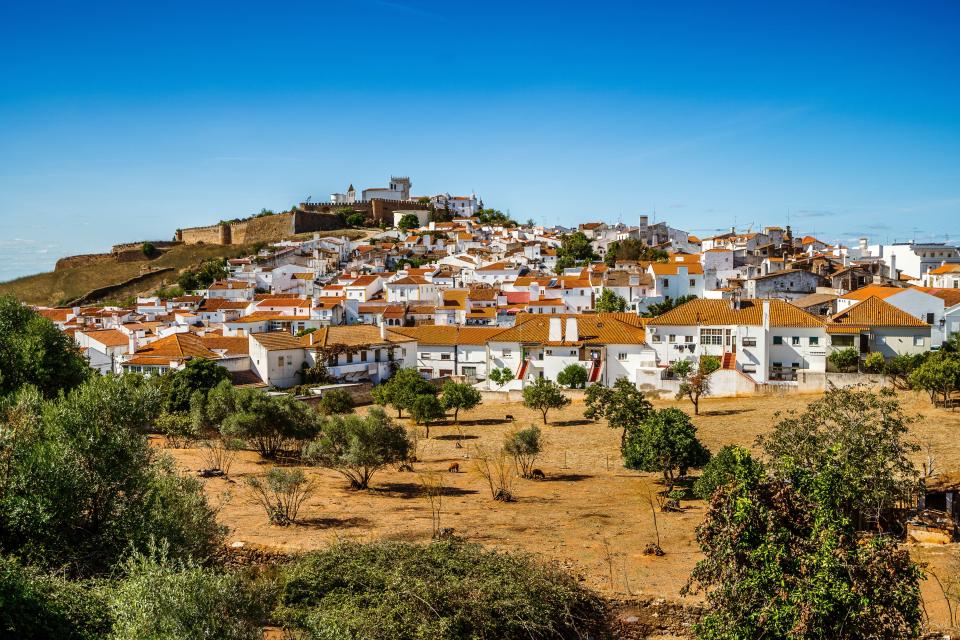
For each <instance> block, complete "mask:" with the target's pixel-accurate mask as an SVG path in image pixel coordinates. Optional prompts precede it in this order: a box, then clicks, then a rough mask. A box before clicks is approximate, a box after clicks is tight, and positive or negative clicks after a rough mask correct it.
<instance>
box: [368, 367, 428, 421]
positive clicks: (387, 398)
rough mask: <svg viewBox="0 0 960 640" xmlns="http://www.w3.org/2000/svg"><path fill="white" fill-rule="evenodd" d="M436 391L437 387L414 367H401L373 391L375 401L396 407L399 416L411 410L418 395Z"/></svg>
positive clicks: (382, 404)
mask: <svg viewBox="0 0 960 640" xmlns="http://www.w3.org/2000/svg"><path fill="white" fill-rule="evenodd" d="M436 393H437V390H436V388H435V387H434V386H433V385H432V384H430V383H429V382H427V381H426V380H424V378H423V376H422V375H420V372H419V371H417V370H416V369H413V368H406V369H400V370H399V371H397V372H396V373H395V374H393V376H392V377H391V378H390V379H389V380H387V381H386V382H381V383H380V384H378V385H377V386H375V387H374V388H373V392H372V394H373V401H374V402H376V403H377V404H379V405H381V406H387V405H390V406H391V407H393V408H394V409H396V410H397V417H398V418H402V417H403V410H404V409H407V410H409V409H410V408H411V407H412V406H413V403H414V401H415V400H416V399H417V397H419V396H422V395H436Z"/></svg>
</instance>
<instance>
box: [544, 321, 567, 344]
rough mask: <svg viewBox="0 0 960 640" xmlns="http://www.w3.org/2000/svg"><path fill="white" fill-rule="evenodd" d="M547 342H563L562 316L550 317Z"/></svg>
mask: <svg viewBox="0 0 960 640" xmlns="http://www.w3.org/2000/svg"><path fill="white" fill-rule="evenodd" d="M547 341H548V342H563V318H550V332H549V334H548V335H547Z"/></svg>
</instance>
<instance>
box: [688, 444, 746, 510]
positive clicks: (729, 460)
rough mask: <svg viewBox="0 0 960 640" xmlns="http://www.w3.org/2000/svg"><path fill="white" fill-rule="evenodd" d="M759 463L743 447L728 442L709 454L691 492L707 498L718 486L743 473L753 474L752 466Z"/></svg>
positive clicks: (701, 497)
mask: <svg viewBox="0 0 960 640" xmlns="http://www.w3.org/2000/svg"><path fill="white" fill-rule="evenodd" d="M760 464H761V463H760V462H759V461H757V460H755V459H754V458H753V457H752V456H751V455H750V452H749V451H747V450H746V449H744V448H743V447H739V446H737V445H735V444H728V445H727V446H725V447H723V448H721V449H720V451H718V452H717V453H716V454H715V455H713V456H711V458H710V462H708V463H707V464H706V466H704V467H703V471H702V472H701V473H700V477H699V478H697V481H696V482H694V483H693V493H694V495H695V496H697V497H698V498H700V499H701V500H709V499H710V496H712V495H713V492H714V491H716V490H717V489H718V488H719V487H722V486H724V485H727V484H729V483H730V482H733V481H734V479H736V478H737V477H739V476H742V475H744V474H748V475H751V474H753V473H754V472H755V470H754V467H758V466H759V465H760ZM761 468H762V467H761Z"/></svg>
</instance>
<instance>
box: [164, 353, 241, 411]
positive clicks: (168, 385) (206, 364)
mask: <svg viewBox="0 0 960 640" xmlns="http://www.w3.org/2000/svg"><path fill="white" fill-rule="evenodd" d="M164 377H165V378H166V379H165V380H164V381H163V383H162V386H163V387H164V390H165V391H166V394H167V399H166V409H167V411H170V412H173V413H185V412H187V411H189V410H190V397H191V396H192V395H193V394H194V392H196V391H200V392H201V393H204V394H206V393H207V392H208V391H210V390H211V389H213V388H214V387H215V386H217V385H218V384H220V383H221V382H223V381H224V380H229V379H230V372H229V371H227V369H226V368H225V367H221V366H220V365H218V364H217V363H216V362H214V361H213V360H208V359H206V358H194V359H193V360H190V361H189V362H187V364H186V365H184V367H183V368H182V369H177V370H176V371H171V372H170V373H168V374H166V376H164Z"/></svg>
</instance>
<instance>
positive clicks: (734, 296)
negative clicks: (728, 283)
mask: <svg viewBox="0 0 960 640" xmlns="http://www.w3.org/2000/svg"><path fill="white" fill-rule="evenodd" d="M730 308H731V309H733V310H734V311H736V310H737V309H739V308H740V291H739V290H737V291H734V292H733V293H731V294H730Z"/></svg>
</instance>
